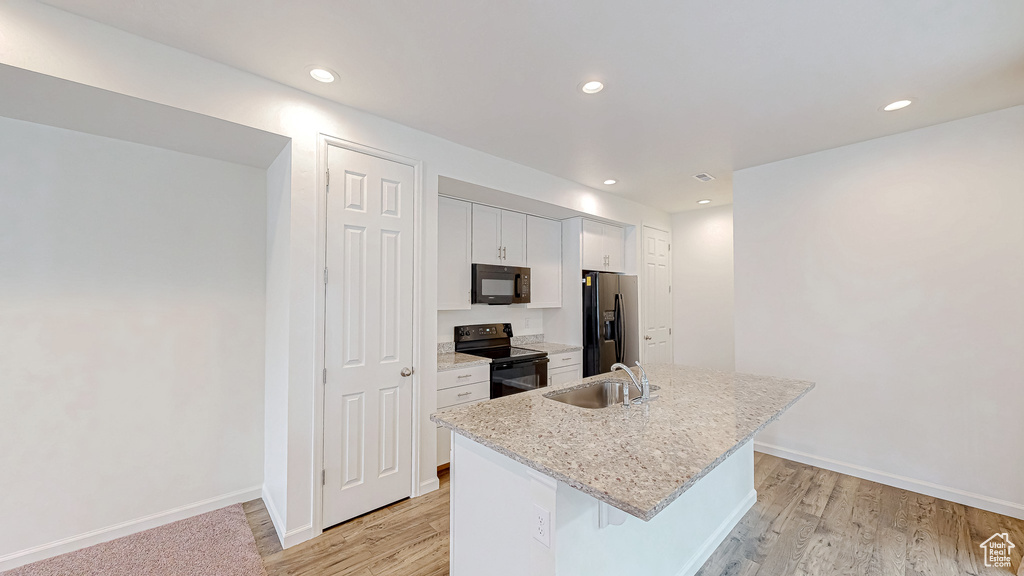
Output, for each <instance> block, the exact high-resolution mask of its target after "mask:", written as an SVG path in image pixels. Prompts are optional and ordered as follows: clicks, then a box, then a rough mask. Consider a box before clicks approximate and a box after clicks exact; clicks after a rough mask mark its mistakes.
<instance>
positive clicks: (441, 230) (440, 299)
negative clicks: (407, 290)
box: [437, 196, 473, 310]
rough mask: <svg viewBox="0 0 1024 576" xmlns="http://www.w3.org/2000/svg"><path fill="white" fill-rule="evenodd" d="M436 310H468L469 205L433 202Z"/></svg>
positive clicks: (441, 199)
mask: <svg viewBox="0 0 1024 576" xmlns="http://www.w3.org/2000/svg"><path fill="white" fill-rule="evenodd" d="M437 223H438V226H437V269H438V274H437V309H438V310H469V309H470V307H471V305H470V302H471V301H472V300H471V295H472V287H473V278H472V273H473V272H472V270H473V267H472V254H473V253H472V250H473V244H472V238H473V233H472V230H473V205H472V204H471V203H469V202H463V201H462V200H454V199H452V198H445V197H444V196H441V197H439V198H438V199H437Z"/></svg>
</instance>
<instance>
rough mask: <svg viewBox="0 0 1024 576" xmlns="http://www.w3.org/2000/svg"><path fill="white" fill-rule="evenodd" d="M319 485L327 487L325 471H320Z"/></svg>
mask: <svg viewBox="0 0 1024 576" xmlns="http://www.w3.org/2000/svg"><path fill="white" fill-rule="evenodd" d="M320 485H321V486H327V470H321V471H320Z"/></svg>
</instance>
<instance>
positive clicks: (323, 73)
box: [309, 68, 334, 84]
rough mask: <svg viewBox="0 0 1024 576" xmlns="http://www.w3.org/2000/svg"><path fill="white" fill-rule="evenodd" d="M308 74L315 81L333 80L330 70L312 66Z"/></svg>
mask: <svg viewBox="0 0 1024 576" xmlns="http://www.w3.org/2000/svg"><path fill="white" fill-rule="evenodd" d="M309 75H310V76H312V77H313V80H316V81H317V82H323V83H325V84H328V83H331V82H334V74H332V73H331V71H330V70H325V69H323V68H313V69H312V70H310V71H309Z"/></svg>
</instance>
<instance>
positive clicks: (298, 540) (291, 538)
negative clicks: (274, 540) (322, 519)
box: [281, 524, 313, 548]
mask: <svg viewBox="0 0 1024 576" xmlns="http://www.w3.org/2000/svg"><path fill="white" fill-rule="evenodd" d="M311 538H313V525H312V524H306V525H305V526H300V527H299V528H295V529H294V530H289V531H287V532H285V533H284V541H283V542H281V546H282V547H283V548H291V547H292V546H295V545H296V544H302V543H303V542H305V541H306V540H310V539H311Z"/></svg>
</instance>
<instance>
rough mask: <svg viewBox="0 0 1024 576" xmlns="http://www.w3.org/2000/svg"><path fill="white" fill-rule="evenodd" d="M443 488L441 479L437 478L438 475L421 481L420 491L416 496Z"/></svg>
mask: <svg viewBox="0 0 1024 576" xmlns="http://www.w3.org/2000/svg"><path fill="white" fill-rule="evenodd" d="M440 488H441V481H440V480H438V479H437V476H434V477H433V478H430V479H429V480H424V481H422V482H420V491H419V492H418V493H416V496H423V495H424V494H427V493H430V492H433V491H434V490H438V489H440Z"/></svg>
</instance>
